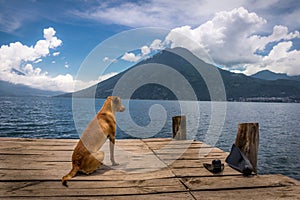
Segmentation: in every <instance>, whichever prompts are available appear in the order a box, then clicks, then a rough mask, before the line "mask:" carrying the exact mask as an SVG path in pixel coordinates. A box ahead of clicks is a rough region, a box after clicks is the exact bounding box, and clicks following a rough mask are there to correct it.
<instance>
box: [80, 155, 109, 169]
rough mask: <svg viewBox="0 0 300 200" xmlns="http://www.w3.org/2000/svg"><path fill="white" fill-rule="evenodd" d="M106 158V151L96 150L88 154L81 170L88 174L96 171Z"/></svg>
mask: <svg viewBox="0 0 300 200" xmlns="http://www.w3.org/2000/svg"><path fill="white" fill-rule="evenodd" d="M103 160H104V152H102V151H99V152H94V153H92V154H89V155H88V156H86V157H85V158H84V159H83V160H82V163H81V166H80V168H81V171H83V172H84V173H86V174H91V173H93V172H94V171H96V170H97V169H98V168H99V167H100V166H101V165H102V161H103Z"/></svg>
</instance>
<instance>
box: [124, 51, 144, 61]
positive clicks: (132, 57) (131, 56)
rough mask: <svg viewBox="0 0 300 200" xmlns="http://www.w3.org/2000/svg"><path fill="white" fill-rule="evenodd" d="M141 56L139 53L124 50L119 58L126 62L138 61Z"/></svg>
mask: <svg viewBox="0 0 300 200" xmlns="http://www.w3.org/2000/svg"><path fill="white" fill-rule="evenodd" d="M141 58H142V56H141V55H139V54H138V55H135V54H134V53H132V52H130V53H128V52H126V53H125V54H124V55H123V56H122V57H121V59H122V60H125V61H128V62H138V61H139V60H140V59H141Z"/></svg>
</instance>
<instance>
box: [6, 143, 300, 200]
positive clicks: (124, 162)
mask: <svg viewBox="0 0 300 200" xmlns="http://www.w3.org/2000/svg"><path fill="white" fill-rule="evenodd" d="M77 141H78V140H72V139H68V140H66V139H14V138H0V190H1V192H0V199H49V200H51V199H145V200H149V199H151V200H152V199H255V200H257V199H293V200H294V199H300V184H299V181H297V180H295V179H292V178H289V177H286V176H283V175H277V174H276V175H257V176H251V177H244V176H243V175H241V174H240V173H238V172H236V171H235V170H233V169H231V168H230V167H229V166H227V165H226V164H225V169H224V171H223V174H220V175H213V174H212V173H210V172H209V171H207V170H206V169H205V168H203V163H211V161H212V160H213V159H220V160H221V161H222V162H223V163H225V162H224V161H225V158H226V157H227V155H228V153H226V152H224V151H222V150H220V149H218V148H213V147H211V146H208V145H206V144H204V143H201V142H199V141H189V140H185V141H183V140H171V139H136V140H117V143H116V152H115V154H116V161H117V162H119V163H120V165H119V166H117V167H112V166H111V163H110V161H109V159H108V157H109V153H108V152H109V151H108V142H107V143H106V144H105V146H104V147H103V150H104V151H105V155H106V158H105V160H104V164H105V166H103V167H102V168H101V169H99V170H97V172H95V173H93V174H92V175H89V176H87V175H83V174H79V175H77V176H76V177H74V178H73V179H72V180H70V181H69V182H68V185H69V187H68V188H67V187H64V186H62V184H61V177H62V176H63V175H65V174H67V173H68V172H69V170H70V169H71V162H70V159H71V155H72V151H73V149H74V147H75V145H76V143H77Z"/></svg>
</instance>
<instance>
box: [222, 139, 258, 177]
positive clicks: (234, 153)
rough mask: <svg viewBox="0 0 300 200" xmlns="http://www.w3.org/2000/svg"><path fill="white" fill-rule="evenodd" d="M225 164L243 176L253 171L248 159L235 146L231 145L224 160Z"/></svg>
mask: <svg viewBox="0 0 300 200" xmlns="http://www.w3.org/2000/svg"><path fill="white" fill-rule="evenodd" d="M225 162H226V163H227V164H228V165H229V166H230V167H232V168H233V169H235V170H237V171H239V172H241V173H243V174H244V175H250V174H251V173H252V171H253V166H252V164H251V163H250V161H249V159H248V158H247V157H246V156H245V155H244V154H243V152H241V150H240V149H239V148H238V147H237V146H236V145H235V144H233V145H232V147H231V151H230V154H229V155H228V157H227V158H226V160H225Z"/></svg>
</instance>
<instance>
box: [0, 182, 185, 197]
mask: <svg viewBox="0 0 300 200" xmlns="http://www.w3.org/2000/svg"><path fill="white" fill-rule="evenodd" d="M68 185H69V187H68V188H65V187H64V186H62V185H61V183H60V182H59V181H51V182H44V181H34V182H17V183H15V182H6V183H0V186H1V189H0V191H1V192H0V197H5V196H20V197H22V196H47V194H52V195H51V196H57V197H59V196H89V195H92V196H107V195H112V196H114V195H132V194H156V193H158V192H159V193H166V192H179V191H182V192H186V189H185V187H184V186H183V185H182V184H181V183H180V182H179V181H178V179H176V178H173V179H170V178H167V179H151V180H134V181H93V182H90V181H74V180H73V181H70V182H69V184H68Z"/></svg>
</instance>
